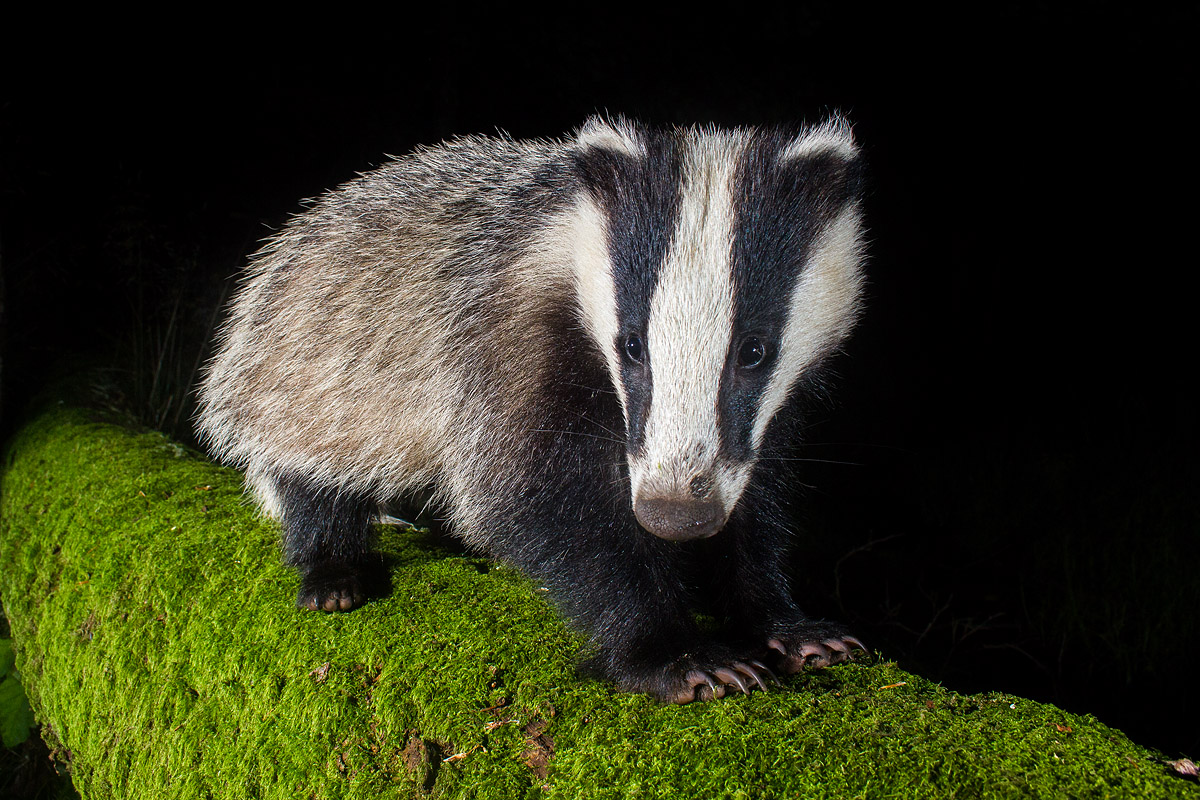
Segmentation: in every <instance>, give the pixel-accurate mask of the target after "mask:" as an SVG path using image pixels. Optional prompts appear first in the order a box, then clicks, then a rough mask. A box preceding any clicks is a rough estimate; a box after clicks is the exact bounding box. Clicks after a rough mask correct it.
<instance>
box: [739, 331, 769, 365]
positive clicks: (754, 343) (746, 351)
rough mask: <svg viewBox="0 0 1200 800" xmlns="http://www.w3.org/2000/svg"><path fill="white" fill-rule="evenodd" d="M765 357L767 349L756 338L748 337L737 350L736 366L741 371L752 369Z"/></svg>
mask: <svg viewBox="0 0 1200 800" xmlns="http://www.w3.org/2000/svg"><path fill="white" fill-rule="evenodd" d="M766 357H767V347H766V345H764V344H763V343H762V340H761V339H759V338H758V337H757V336H748V337H746V339H744V340H743V341H742V346H741V347H739V348H738V366H739V367H741V368H742V369H753V368H755V367H757V366H758V365H759V364H761V363H762V362H763V359H765V358H766Z"/></svg>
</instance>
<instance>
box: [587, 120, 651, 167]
mask: <svg viewBox="0 0 1200 800" xmlns="http://www.w3.org/2000/svg"><path fill="white" fill-rule="evenodd" d="M575 146H576V147H578V148H579V150H580V151H582V152H587V151H589V150H607V151H610V152H613V153H616V154H618V155H623V156H628V157H630V158H641V157H643V156H645V155H646V143H645V139H644V137H643V135H642V131H641V130H640V129H639V128H638V126H637V125H636V124H634V123H632V122H630V121H629V120H627V119H625V118H624V117H622V116H620V115H618V116H616V117H608V118H606V117H601V116H593V117H589V118H588V121H587V122H585V123H583V127H582V128H580V129H579V133H577V134H576V135H575Z"/></svg>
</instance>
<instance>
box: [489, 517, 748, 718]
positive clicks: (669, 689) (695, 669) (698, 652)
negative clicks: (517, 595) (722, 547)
mask: <svg viewBox="0 0 1200 800" xmlns="http://www.w3.org/2000/svg"><path fill="white" fill-rule="evenodd" d="M615 518H616V517H615V515H613V516H608V517H607V518H603V517H602V518H597V519H594V520H583V521H582V524H580V522H579V521H576V522H575V523H574V524H571V525H569V526H564V521H563V520H562V519H530V518H528V517H526V518H524V519H522V520H520V522H519V523H518V526H517V528H515V529H514V531H513V534H517V532H518V531H520V532H521V534H523V535H520V538H519V539H508V540H509V541H518V542H519V543H520V544H519V546H518V547H514V548H505V549H506V550H507V552H504V553H502V555H503V556H504V557H505V558H506V559H507V560H509V561H512V562H515V564H516V565H517V566H518V567H520V568H521V569H522V570H524V571H526V572H527V573H529V574H531V575H533V576H534V577H535V579H536V580H537V581H539V583H541V584H542V585H544V586H546V587H548V588H549V589H550V592H551V597H552V599H553V600H554V602H555V603H556V605H557V606H558V607H559V608H560V610H561V611H562V612H563V613H564V614H565V615H566V616H567V617H568V618H570V619H571V620H572V621H573V622H574V623H575V625H576V626H577V627H579V628H581V629H582V630H583V631H584V632H585V633H587V634H588V635H589V636H590V638H591V639H592V642H593V647H594V648H595V650H594V652H593V654H592V655H591V657H590V658H589V659H588V661H587V663H586V664H585V671H587V672H598V673H600V674H601V675H602V676H603V677H605V678H607V679H609V680H611V681H613V682H614V683H615V684H616V685H617V687H618V688H619V689H621V690H622V691H628V692H644V693H646V694H649V695H652V696H654V697H656V698H658V699H659V700H662V701H664V702H671V703H690V702H692V701H693V700H711V699H714V698H720V697H722V696H724V695H725V693H726V691H727V688H728V687H730V686H732V687H735V688H737V689H740V690H742V691H746V692H749V691H750V690H751V689H752V688H753V687H755V686H758V687H761V688H766V685H767V681H768V680H769V678H770V674H771V673H770V671H769V670H768V669H767V668H766V667H765V666H764V665H763V664H762V663H761V661H758V660H756V659H753V658H751V657H749V656H748V655H746V654H743V653H739V652H736V651H735V650H733V649H732V648H729V647H727V646H725V645H724V644H720V643H718V642H716V641H714V640H713V639H712V638H711V637H709V636H707V635H706V634H704V633H703V632H701V631H700V630H699V628H698V627H697V625H696V622H695V619H694V616H693V613H692V601H693V600H694V597H692V593H691V592H690V591H688V589H687V581H686V580H685V576H684V559H685V555H686V554H685V552H684V551H683V548H681V547H680V546H679V544H677V543H674V542H667V541H663V540H661V539H658V538H656V537H654V536H652V535H650V534H649V533H647V532H646V531H644V530H642V529H641V528H640V527H638V526H637V524H636V523H634V522H633V521H632V519H629V520H628V521H622V522H616V521H614V519H615ZM589 523H590V524H589ZM505 538H506V539H507V538H508V537H507V536H506V537H505ZM493 549H497V550H498V549H501V548H498V547H494V548H493Z"/></svg>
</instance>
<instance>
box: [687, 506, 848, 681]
mask: <svg viewBox="0 0 1200 800" xmlns="http://www.w3.org/2000/svg"><path fill="white" fill-rule="evenodd" d="M774 509H775V504H774V503H773V502H771V501H770V499H769V498H767V497H765V496H761V495H760V496H759V497H756V498H752V499H751V501H750V502H748V503H743V505H742V506H741V507H739V508H738V509H737V510H736V511H735V512H734V514H733V517H732V518H731V519H730V521H729V523H728V524H727V525H726V527H725V530H723V531H721V532H720V533H719V534H717V536H716V537H714V539H719V538H721V537H724V540H725V541H724V543H723V546H721V554H720V556H719V557H716V558H713V559H711V560H710V562H709V563H710V564H711V566H712V567H713V569H714V572H715V574H714V576H713V579H712V581H711V583H712V584H713V585H715V586H719V589H720V591H719V594H718V597H719V606H720V611H721V613H722V615H723V616H724V617H725V618H726V619H727V620H728V629H729V630H730V631H731V636H732V637H733V638H734V640H735V641H738V642H740V643H741V646H742V647H748V648H751V649H752V650H754V651H757V652H759V653H761V654H763V657H764V658H767V657H769V661H770V663H772V664H773V666H774V667H775V668H776V669H778V670H780V671H782V672H784V673H793V672H798V671H800V670H801V669H803V668H804V667H823V666H828V665H829V664H836V663H839V662H842V661H846V660H849V659H850V658H851V656H852V653H853V651H854V650H856V649H857V650H865V649H866V648H865V647H864V646H863V644H862V642H860V641H859V640H858V639H857V638H856V637H854V636H852V635H850V633H849V631H848V630H847V629H846V628H845V627H844V626H842V625H840V624H838V623H835V622H826V621H823V620H813V619H810V618H809V617H807V616H806V615H805V614H804V613H803V612H802V611H801V610H800V608H799V607H798V606H797V605H796V603H795V601H794V600H793V599H792V594H791V589H790V586H789V583H790V581H789V580H788V575H787V567H786V555H787V552H788V538H789V534H788V532H787V529H786V528H785V527H784V526H783V524H782V523H781V522H780V521H779V514H778V513H777V512H774ZM773 512H774V513H773Z"/></svg>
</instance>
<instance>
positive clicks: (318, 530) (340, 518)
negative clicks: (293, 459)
mask: <svg viewBox="0 0 1200 800" xmlns="http://www.w3.org/2000/svg"><path fill="white" fill-rule="evenodd" d="M276 489H277V494H278V497H279V505H280V512H281V515H282V518H283V519H282V521H283V552H284V556H285V558H286V559H287V562H288V563H289V564H291V565H292V566H294V567H296V568H297V569H298V570H299V571H300V579H301V580H300V594H299V595H298V596H297V598H296V604H297V605H298V606H300V607H301V608H310V609H313V610H318V609H319V610H321V611H349V610H350V609H352V608H357V607H358V606H360V605H362V604H363V603H364V602H366V600H367V598H369V597H374V596H378V595H380V594H385V593H386V592H387V585H386V584H387V575H386V572H385V570H384V568H383V562H382V560H381V558H380V556H379V554H378V553H377V552H376V551H375V550H374V547H373V542H372V532H371V515H372V513H373V512H374V510H375V506H374V504H373V503H372V502H371V501H370V500H369V499H368V498H365V497H361V496H358V495H356V494H353V493H351V492H348V491H345V490H338V489H315V488H313V487H311V486H309V485H307V484H306V483H304V482H303V481H300V480H297V479H283V480H279V481H277V482H276Z"/></svg>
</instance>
